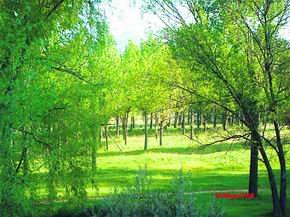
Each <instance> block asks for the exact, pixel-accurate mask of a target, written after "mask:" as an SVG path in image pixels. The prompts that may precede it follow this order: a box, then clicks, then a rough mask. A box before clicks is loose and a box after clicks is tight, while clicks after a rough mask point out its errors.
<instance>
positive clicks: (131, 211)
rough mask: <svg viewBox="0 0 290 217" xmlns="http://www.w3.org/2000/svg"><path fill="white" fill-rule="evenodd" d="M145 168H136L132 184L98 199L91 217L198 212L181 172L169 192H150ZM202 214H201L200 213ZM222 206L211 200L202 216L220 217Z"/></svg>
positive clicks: (191, 216)
mask: <svg viewBox="0 0 290 217" xmlns="http://www.w3.org/2000/svg"><path fill="white" fill-rule="evenodd" d="M150 181H151V179H150V177H149V176H148V174H147V170H146V169H145V170H140V171H139V174H138V176H137V177H136V182H135V184H134V185H133V186H132V187H130V188H127V189H125V190H124V191H122V192H120V191H118V190H115V192H114V193H113V194H112V195H111V196H110V197H106V198H104V199H102V200H101V201H100V203H98V205H96V206H95V207H94V208H92V209H90V213H91V214H90V216H94V217H97V216H98V217H195V216H201V215H202V214H201V213H200V212H199V210H198V209H197V208H196V206H195V203H194V201H195V198H194V197H193V195H192V194H187V193H186V192H185V189H186V185H188V183H187V181H186V179H185V178H184V176H183V174H182V171H180V172H179V174H178V175H177V176H176V177H175V178H174V180H173V182H172V189H173V190H172V192H167V193H165V192H160V191H150V189H149V186H150ZM203 215H204V214H203ZM223 215H224V212H223V209H222V208H221V207H220V204H218V203H217V201H215V200H214V201H213V202H212V203H211V205H210V207H209V210H208V213H206V214H205V216H206V217H222V216H223Z"/></svg>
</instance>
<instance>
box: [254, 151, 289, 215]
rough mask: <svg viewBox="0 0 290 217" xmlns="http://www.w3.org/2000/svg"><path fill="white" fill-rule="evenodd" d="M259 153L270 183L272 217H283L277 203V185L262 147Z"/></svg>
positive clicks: (278, 202)
mask: <svg viewBox="0 0 290 217" xmlns="http://www.w3.org/2000/svg"><path fill="white" fill-rule="evenodd" d="M259 151H260V153H261V155H262V158H263V161H264V164H265V166H266V168H267V172H268V179H269V182H270V188H271V192H272V204H273V216H274V217H283V214H282V209H281V205H280V201H279V195H278V190H277V183H276V179H275V175H274V173H273V169H272V167H271V164H270V162H269V159H268V156H267V154H266V152H265V149H264V147H263V146H260V147H259Z"/></svg>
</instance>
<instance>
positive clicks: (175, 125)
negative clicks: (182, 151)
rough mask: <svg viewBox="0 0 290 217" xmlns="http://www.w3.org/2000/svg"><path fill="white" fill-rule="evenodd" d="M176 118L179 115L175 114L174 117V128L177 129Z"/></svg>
mask: <svg viewBox="0 0 290 217" xmlns="http://www.w3.org/2000/svg"><path fill="white" fill-rule="evenodd" d="M178 117H179V113H178V112H175V115H174V128H176V127H177V122H178Z"/></svg>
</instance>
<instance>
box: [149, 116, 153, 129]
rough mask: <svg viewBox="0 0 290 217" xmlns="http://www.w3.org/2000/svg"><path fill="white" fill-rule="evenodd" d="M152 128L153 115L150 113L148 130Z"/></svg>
mask: <svg viewBox="0 0 290 217" xmlns="http://www.w3.org/2000/svg"><path fill="white" fill-rule="evenodd" d="M152 128H153V113H152V112H151V113H150V130H152Z"/></svg>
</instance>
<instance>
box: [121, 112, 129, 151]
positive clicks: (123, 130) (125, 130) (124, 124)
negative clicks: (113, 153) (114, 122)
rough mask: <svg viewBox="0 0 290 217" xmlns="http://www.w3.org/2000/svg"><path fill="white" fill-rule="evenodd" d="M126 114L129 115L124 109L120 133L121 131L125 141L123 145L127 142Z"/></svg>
mask: <svg viewBox="0 0 290 217" xmlns="http://www.w3.org/2000/svg"><path fill="white" fill-rule="evenodd" d="M128 116H129V111H126V112H125V115H124V116H123V117H122V133H123V140H124V142H125V145H127V142H128Z"/></svg>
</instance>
